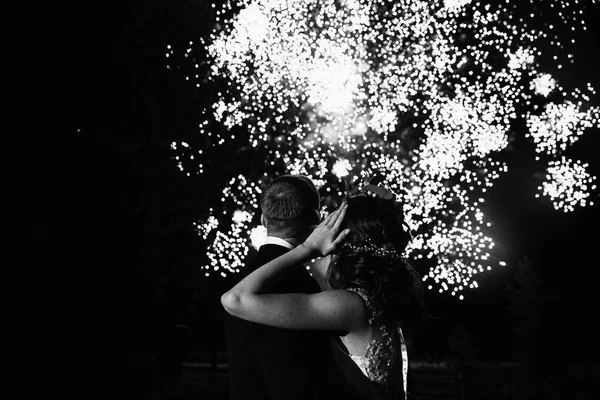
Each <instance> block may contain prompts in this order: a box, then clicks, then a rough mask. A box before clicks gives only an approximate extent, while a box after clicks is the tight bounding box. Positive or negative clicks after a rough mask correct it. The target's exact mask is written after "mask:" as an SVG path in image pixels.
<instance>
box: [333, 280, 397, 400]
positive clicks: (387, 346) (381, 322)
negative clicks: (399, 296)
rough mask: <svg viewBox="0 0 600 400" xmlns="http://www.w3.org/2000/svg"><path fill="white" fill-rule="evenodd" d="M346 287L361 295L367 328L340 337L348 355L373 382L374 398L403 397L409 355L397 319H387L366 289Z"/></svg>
mask: <svg viewBox="0 0 600 400" xmlns="http://www.w3.org/2000/svg"><path fill="white" fill-rule="evenodd" d="M348 290H349V291H351V292H353V293H356V294H357V295H358V296H360V297H361V299H362V300H363V303H364V305H365V308H366V311H367V315H368V329H361V330H359V331H357V332H351V333H349V334H348V335H346V336H345V337H340V339H341V341H342V343H343V344H344V346H345V347H346V349H347V351H348V356H349V357H350V358H351V359H352V361H353V362H354V364H355V365H356V366H357V367H358V368H359V369H360V370H361V371H362V373H363V374H364V376H366V377H367V378H368V379H369V381H370V382H371V383H372V386H373V388H372V389H373V391H372V392H373V394H374V396H373V397H377V398H379V397H382V396H383V397H384V398H391V399H401V398H406V395H405V393H406V378H407V370H408V355H407V351H406V342H405V340H404V335H403V333H402V329H401V327H400V324H399V321H396V320H393V319H389V318H386V316H385V315H383V313H382V312H381V309H380V308H379V307H377V305H376V304H375V303H374V301H373V299H372V297H371V296H370V295H369V294H368V293H367V292H366V291H364V290H362V289H360V288H349V289H348Z"/></svg>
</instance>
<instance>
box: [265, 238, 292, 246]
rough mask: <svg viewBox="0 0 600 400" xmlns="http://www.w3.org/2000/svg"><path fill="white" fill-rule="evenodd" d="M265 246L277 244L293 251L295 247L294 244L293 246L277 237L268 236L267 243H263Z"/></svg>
mask: <svg viewBox="0 0 600 400" xmlns="http://www.w3.org/2000/svg"><path fill="white" fill-rule="evenodd" d="M265 244H276V245H278V246H283V247H285V248H287V249H293V248H294V247H295V246H294V245H293V244H291V243H290V242H288V241H286V240H284V239H282V238H278V237H275V236H267V238H266V240H265V242H264V243H263V246H264V245H265Z"/></svg>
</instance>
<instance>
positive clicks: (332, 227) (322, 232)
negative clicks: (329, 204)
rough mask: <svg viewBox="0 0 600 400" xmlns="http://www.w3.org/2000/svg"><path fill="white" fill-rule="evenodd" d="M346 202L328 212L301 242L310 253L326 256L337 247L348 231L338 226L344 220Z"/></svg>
mask: <svg viewBox="0 0 600 400" xmlns="http://www.w3.org/2000/svg"><path fill="white" fill-rule="evenodd" d="M347 208H348V204H347V203H346V202H344V203H342V205H341V206H340V208H338V209H337V210H335V211H334V212H332V213H331V214H329V215H328V216H327V217H326V218H325V219H324V220H323V221H322V222H321V223H320V224H319V225H318V226H317V227H316V228H315V230H314V231H313V232H312V233H311V234H310V236H309V237H308V238H307V239H306V240H305V241H304V243H302V246H306V247H307V248H308V249H309V250H310V252H311V254H316V255H319V256H327V255H329V254H331V253H332V252H333V251H334V250H335V249H337V248H338V247H339V246H340V245H341V244H342V242H343V241H344V239H345V238H346V235H348V233H350V230H349V229H345V230H343V231H342V232H340V226H341V225H342V222H343V221H344V216H345V215H346V209H347Z"/></svg>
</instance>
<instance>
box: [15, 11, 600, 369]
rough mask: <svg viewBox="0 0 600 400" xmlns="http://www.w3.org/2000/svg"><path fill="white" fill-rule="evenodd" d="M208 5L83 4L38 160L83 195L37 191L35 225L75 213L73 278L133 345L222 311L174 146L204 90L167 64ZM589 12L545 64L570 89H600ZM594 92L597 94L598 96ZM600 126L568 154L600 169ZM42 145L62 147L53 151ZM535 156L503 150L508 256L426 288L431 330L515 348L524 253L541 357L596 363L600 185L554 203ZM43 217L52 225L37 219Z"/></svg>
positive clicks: (505, 351) (493, 203) (499, 194)
mask: <svg viewBox="0 0 600 400" xmlns="http://www.w3.org/2000/svg"><path fill="white" fill-rule="evenodd" d="M173 3H176V4H173ZM209 7H210V2H202V1H187V2H169V1H146V2H127V3H123V7H122V8H120V9H119V10H115V12H114V13H113V12H111V13H110V16H108V14H109V13H108V12H103V11H98V10H92V9H89V8H86V9H85V10H84V9H82V12H81V15H82V16H83V18H81V19H79V20H78V21H76V22H75V24H76V25H75V26H74V29H73V37H71V38H70V40H71V43H72V46H71V48H73V49H74V51H76V55H75V57H74V60H73V62H72V63H70V64H69V65H70V67H69V70H68V73H69V75H70V78H71V79H72V80H73V83H74V85H72V92H71V94H70V99H71V100H72V104H71V110H72V113H70V115H69V116H68V119H69V121H68V126H69V129H71V130H70V134H69V138H72V139H69V146H68V147H63V146H62V145H59V144H57V143H56V142H54V141H53V140H52V137H49V138H46V139H45V140H44V141H43V142H40V143H43V145H42V146H40V150H39V153H40V154H39V157H38V159H39V160H41V161H43V162H42V163H41V164H44V165H47V164H46V161H48V162H56V163H57V164H56V165H54V167H53V168H51V169H47V170H45V171H42V173H41V176H42V177H43V178H44V179H41V185H42V187H44V188H46V187H47V188H48V192H50V193H52V191H53V190H58V189H59V188H62V187H63V186H64V188H65V189H66V190H67V191H68V193H73V194H74V196H76V197H71V196H69V197H70V200H69V201H67V202H66V203H65V202H64V201H62V200H59V199H58V198H55V197H54V196H52V197H51V198H50V199H48V200H47V201H44V204H43V205H40V204H39V203H37V202H36V201H34V200H31V204H30V203H27V204H26V205H28V206H29V207H30V208H35V212H34V213H30V214H29V217H28V218H30V221H29V222H32V223H33V224H37V226H38V228H39V227H40V226H41V229H38V230H37V232H38V235H42V236H44V235H45V236H44V237H56V235H58V236H60V237H62V235H61V233H62V232H59V228H57V227H56V226H57V224H56V222H57V221H59V220H61V217H60V215H62V213H63V212H64V213H68V212H73V211H76V213H77V216H76V218H75V219H76V220H77V226H78V229H81V230H82V232H83V234H84V235H85V239H84V240H82V241H83V242H84V245H83V246H82V248H81V249H85V251H82V257H81V259H82V260H89V261H86V262H88V263H91V265H93V267H88V268H81V269H77V270H76V272H75V273H74V274H73V275H70V277H71V278H77V280H78V282H79V284H78V286H77V287H78V288H81V289H77V291H78V293H80V294H83V295H84V296H86V297H93V299H92V300H93V302H92V303H93V305H92V306H91V308H90V310H92V309H93V310H103V309H110V310H115V313H114V316H115V319H114V320H113V321H118V323H119V324H121V325H120V326H123V327H125V326H127V327H128V329H126V330H127V334H126V336H127V337H130V336H131V338H135V337H136V336H135V335H141V336H140V337H142V338H143V339H139V338H140V337H138V339H137V340H136V343H137V345H138V346H139V347H138V348H143V346H145V345H148V346H152V343H156V342H158V341H160V340H159V339H157V338H158V337H159V336H157V334H156V333H155V332H156V330H154V329H153V327H154V328H156V327H160V325H161V324H162V323H165V324H166V323H168V321H176V320H177V319H178V318H180V319H183V320H185V321H184V322H189V323H190V325H192V326H202V322H203V321H205V320H206V318H209V319H210V318H212V317H210V316H209V317H207V315H217V314H218V313H217V314H215V311H211V310H209V309H208V308H209V307H208V305H212V306H213V307H214V305H215V304H216V303H215V301H214V298H212V299H211V298H209V295H208V294H207V293H210V291H208V289H207V288H208V286H209V283H207V282H203V281H202V276H201V273H200V271H198V270H197V264H195V260H197V259H198V253H201V252H202V249H198V248H197V242H196V239H195V236H194V232H193V229H192V226H191V222H192V220H191V219H190V218H191V216H192V215H193V214H194V210H195V208H196V207H198V202H199V200H198V199H201V198H202V196H205V195H206V192H210V190H211V184H210V182H202V181H196V182H195V186H194V187H190V185H189V184H188V181H187V180H186V179H185V177H184V176H183V174H180V173H179V172H178V171H177V169H176V168H175V165H174V164H173V163H172V161H171V160H170V158H169V157H170V154H169V150H168V143H170V142H172V141H174V140H185V139H186V138H187V137H189V136H190V135H192V134H195V132H196V131H195V130H194V128H195V127H196V126H197V122H196V121H197V118H198V115H197V112H198V110H197V108H196V106H195V104H197V102H198V99H199V98H201V97H202V96H204V95H206V94H204V93H201V92H199V91H197V90H196V89H195V88H193V87H190V86H191V85H186V83H185V82H183V81H182V80H181V79H180V78H181V76H176V75H175V76H174V75H173V74H171V75H169V74H167V73H166V71H165V69H164V48H165V47H166V45H167V44H169V43H185V42H186V41H188V40H192V39H195V38H197V37H198V36H199V35H200V34H204V33H206V32H208V31H209V30H210V28H211V23H210V18H211V14H210V9H209ZM98 12H99V13H100V14H101V15H107V18H108V19H106V20H104V21H107V22H106V23H104V22H102V20H103V19H100V20H101V21H100V22H98V23H96V21H97V19H98V18H97V15H96V14H95V13H98ZM593 12H594V15H590V16H589V17H587V18H586V19H587V20H588V21H589V23H588V30H587V32H585V33H582V32H576V35H577V36H576V37H575V39H576V43H575V44H574V45H570V44H569V43H570V40H568V39H565V38H567V37H569V36H568V35H572V34H573V33H572V32H570V31H568V30H567V31H565V32H564V33H563V34H561V38H562V40H563V42H564V43H567V45H566V47H567V51H570V52H572V53H573V54H574V64H572V65H567V66H565V68H563V69H562V70H560V71H559V70H558V69H557V68H556V66H555V65H552V63H551V62H549V63H548V65H547V67H546V68H545V69H546V71H547V72H550V73H552V74H553V75H554V76H555V77H556V78H557V80H558V81H559V83H560V84H561V85H563V86H565V87H584V85H585V83H586V82H591V83H592V84H593V85H594V87H595V88H597V89H598V90H600V73H599V72H598V71H600V51H599V46H598V39H597V38H598V36H599V35H598V33H599V31H598V30H599V29H600V28H599V27H598V23H594V22H593V21H600V12H599V7H598V5H595V6H594V8H593ZM88 18H89V19H88ZM91 19H93V20H94V23H91V22H90V21H91ZM108 21H110V22H108ZM76 32H81V33H82V34H81V35H78V34H77V33H76ZM569 46H572V47H569ZM77 50H79V51H77ZM593 102H594V103H595V104H598V103H599V99H598V96H596V98H595V99H593ZM599 134H600V132H599V130H598V129H597V128H596V129H590V130H588V131H587V132H586V133H585V134H584V135H583V136H582V137H581V138H580V140H579V141H578V142H577V143H576V144H575V145H573V146H572V148H571V149H569V150H568V153H567V154H568V155H569V156H571V157H573V158H579V159H582V160H585V161H587V162H588V163H589V164H590V172H591V173H592V174H593V175H595V176H599V171H600V168H599V167H600V165H599V158H598V156H597V152H598V150H599V149H600V142H599V140H600V139H599ZM77 138H80V139H81V142H78V139H77ZM84 141H85V145H84V144H83V143H84ZM46 145H47V146H51V148H52V149H55V150H56V152H55V153H53V154H54V155H53V156H51V157H50V156H48V154H47V151H46V150H47V149H48V147H46ZM67 148H68V149H69V151H65V150H66V149H67ZM71 149H72V150H71ZM56 154H61V155H62V156H56ZM531 154H533V148H532V145H531V144H529V143H528V142H527V141H526V140H522V142H519V141H517V143H514V150H513V151H512V152H511V153H510V154H507V155H506V162H507V163H508V167H509V170H508V173H506V174H505V175H503V176H502V177H501V178H500V179H499V181H497V182H496V184H495V186H494V187H493V188H492V189H491V193H489V195H488V197H487V200H486V205H485V207H484V209H483V211H484V212H485V213H486V215H487V216H488V217H489V218H490V220H492V221H494V234H493V237H494V239H495V242H496V252H497V253H498V254H499V258H502V259H504V260H505V261H507V263H508V266H507V267H505V269H504V270H501V269H495V270H493V271H490V272H488V273H486V274H482V276H480V277H479V280H478V281H479V289H476V290H474V291H466V292H465V297H466V299H465V301H463V302H460V303H459V302H458V301H457V300H456V299H450V296H449V295H448V294H444V295H441V296H436V295H435V294H431V293H430V295H429V297H430V299H429V301H430V302H431V312H432V314H433V315H437V316H439V317H440V319H439V320H437V322H435V324H437V325H436V326H438V327H441V330H440V331H439V332H438V337H436V338H433V337H431V338H430V339H431V343H433V344H432V346H433V347H435V346H442V347H443V345H444V343H442V342H443V341H444V340H445V339H444V338H443V337H442V338H441V336H440V335H439V334H440V332H444V330H445V331H447V332H450V331H451V330H452V329H453V327H455V326H456V325H457V324H459V325H463V326H465V327H466V328H467V329H468V330H469V332H470V333H471V334H472V335H473V336H474V337H475V339H474V343H475V346H476V347H477V348H478V350H479V352H480V353H481V354H483V355H484V356H483V357H484V358H490V359H501V360H506V359H508V358H510V352H511V345H512V342H513V341H514V333H513V325H514V318H513V317H512V316H511V315H510V313H508V312H507V311H506V307H507V305H508V301H509V297H508V296H507V292H506V288H507V285H510V283H511V282H512V281H513V280H514V271H515V269H516V266H517V265H518V263H519V262H520V261H522V260H523V259H524V258H525V257H528V258H529V259H530V260H531V263H532V265H533V266H534V269H536V271H537V274H538V276H539V284H540V287H539V290H538V294H539V296H540V298H541V299H542V302H541V304H542V305H541V306H540V308H539V313H540V315H541V317H540V318H541V319H540V321H541V322H540V324H539V329H538V333H539V335H538V341H539V342H540V343H544V346H545V347H543V348H544V349H545V350H544V351H542V353H543V354H544V355H543V356H540V357H541V358H540V359H546V358H548V359H549V360H550V359H551V357H553V356H555V355H556V354H555V353H554V350H553V349H555V347H553V346H554V345H556V344H557V343H562V344H564V345H565V346H566V347H567V349H566V350H564V351H566V352H567V353H569V356H568V358H569V359H575V360H579V359H581V360H591V359H593V357H594V355H595V354H598V350H599V346H598V345H597V344H595V342H596V338H597V337H598V333H599V332H598V329H597V328H595V325H596V324H595V322H596V321H595V317H594V316H595V314H597V312H596V309H595V308H596V307H595V306H596V305H597V304H598V300H597V295H598V291H597V289H596V287H597V285H598V279H597V278H596V276H597V274H596V272H597V271H596V270H597V268H598V265H599V263H598V256H597V251H598V245H599V235H598V231H599V225H598V222H599V221H600V219H599V218H598V207H599V206H600V204H599V203H600V199H598V195H597V193H598V191H596V194H595V197H596V203H597V204H596V205H595V206H593V207H587V208H583V209H576V210H575V211H574V212H571V213H563V212H561V211H555V210H554V209H553V208H552V205H551V204H550V203H549V202H548V201H546V200H545V199H536V198H535V197H534V193H535V192H536V187H537V185H538V184H539V182H540V181H539V179H538V178H536V176H535V174H536V173H541V172H543V171H542V167H541V166H542V164H539V165H537V166H536V165H533V163H532V161H531V158H532V157H531ZM520 155H523V157H521V156H520ZM75 159H77V161H81V163H78V162H75ZM79 159H81V160H79ZM73 169H77V171H78V177H77V180H76V182H75V183H73V184H67V183H62V184H60V185H59V186H58V187H57V186H52V185H50V183H49V181H48V179H45V178H50V177H51V176H54V177H55V176H57V174H62V173H66V172H67V171H68V172H70V173H72V172H73ZM46 175H47V176H46ZM59 176H60V175H59ZM79 189H81V191H80V190H79ZM30 190H31V188H30ZM32 192H33V193H38V192H37V190H32ZM33 198H34V197H33ZM48 216H50V219H49V220H48V222H47V223H44V222H41V221H43V220H44V219H45V218H47V217H48ZM65 230H67V229H66V228H65ZM40 232H41V233H40ZM32 236H33V235H32ZM79 239H81V238H79ZM49 247H53V246H49ZM57 253H58V252H57ZM92 272H93V273H92ZM88 285H89V286H88ZM86 288H93V290H91V289H90V290H89V291H88V290H87V289H86ZM108 288H110V289H108ZM96 289H97V290H96ZM92 293H93V294H92ZM108 293H110V295H108ZM173 293H176V294H173ZM189 293H192V294H189ZM186 296H187V297H186ZM190 299H191V300H190ZM186 301H190V302H194V304H195V310H196V311H195V313H191V314H190V313H189V312H187V313H186V311H182V310H187V309H188V306H187V305H186V304H185V303H186ZM203 307H206V309H203ZM190 315H191V316H190ZM103 316H104V315H103ZM103 319H104V318H103ZM109 320H111V319H110V318H109ZM165 321H167V322H165ZM95 329H98V330H101V329H108V330H111V331H112V329H110V328H106V327H104V328H102V327H100V326H96V328H95ZM149 331H151V332H154V333H151V334H150V335H148V332H149ZM153 335H154V336H153ZM427 338H429V336H427ZM134 351H135V350H134Z"/></svg>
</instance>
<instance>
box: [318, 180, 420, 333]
mask: <svg viewBox="0 0 600 400" xmlns="http://www.w3.org/2000/svg"><path fill="white" fill-rule="evenodd" d="M373 186H374V185H372V184H370V185H368V186H367V188H368V189H369V190H373V189H374V190H376V192H377V194H376V197H373V196H372V195H370V194H366V192H365V193H358V194H356V195H351V196H348V198H347V200H346V201H347V203H348V208H347V210H346V216H345V218H344V222H343V226H342V229H350V233H349V234H348V235H347V237H346V240H345V241H344V244H343V245H342V246H341V247H340V248H339V249H338V250H337V251H336V253H335V254H334V257H333V259H332V261H331V265H330V266H329V268H328V270H327V282H328V284H329V286H330V287H331V288H333V289H347V288H360V289H363V290H364V291H366V292H367V293H368V294H369V295H370V296H371V298H372V299H373V300H374V301H375V303H376V305H377V307H378V308H380V309H381V310H382V312H383V315H387V316H389V317H392V318H395V319H398V320H401V321H410V320H413V321H416V320H420V319H421V318H422V316H423V315H424V312H425V309H424V304H423V290H422V281H421V278H420V276H419V275H418V273H417V272H416V271H415V270H414V269H413V268H412V267H411V266H410V265H409V264H408V263H407V262H406V260H404V258H403V257H402V254H403V252H404V250H405V248H406V246H407V244H408V243H409V241H410V240H411V236H410V233H409V231H408V229H405V224H404V216H403V210H402V206H401V204H400V203H397V202H395V200H394V198H395V196H394V198H392V197H391V196H390V193H391V192H389V191H388V190H387V189H384V188H383V187H380V186H377V187H375V188H373ZM378 188H379V189H382V190H379V189H378Z"/></svg>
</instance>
